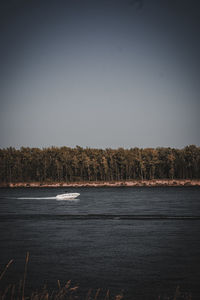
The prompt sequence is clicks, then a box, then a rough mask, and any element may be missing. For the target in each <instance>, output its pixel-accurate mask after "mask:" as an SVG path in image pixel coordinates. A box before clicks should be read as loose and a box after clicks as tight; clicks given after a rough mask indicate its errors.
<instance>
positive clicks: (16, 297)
mask: <svg viewBox="0 0 200 300" xmlns="http://www.w3.org/2000/svg"><path fill="white" fill-rule="evenodd" d="M28 261H29V252H27V254H26V259H25V267H24V275H23V280H20V281H19V283H18V284H9V285H8V286H7V287H6V288H4V289H1V285H0V300H122V299H123V300H125V299H126V296H124V295H123V293H120V294H118V295H111V293H110V290H107V291H106V292H105V291H103V289H100V288H98V289H97V290H92V289H89V291H88V292H87V293H86V296H85V297H83V295H80V294H79V286H78V285H72V282H71V280H68V281H67V282H66V284H65V285H64V286H61V283H60V280H58V281H57V289H55V290H49V289H47V286H46V285H44V287H43V288H42V289H41V290H40V291H39V290H36V291H33V292H31V293H30V294H29V295H28V294H27V293H26V291H25V286H26V278H27V268H28ZM12 263H13V259H12V260H10V261H9V262H8V264H7V265H6V266H5V268H4V270H3V271H2V273H0V284H1V280H2V278H3V277H4V275H5V273H6V272H7V270H8V268H9V266H10V265H11V264H12ZM129 298H130V297H129ZM133 298H134V299H135V297H134V296H133ZM149 298H150V299H151V298H152V297H151V296H150V297H149ZM156 299H157V300H192V297H191V295H189V294H182V293H181V291H180V287H179V286H177V288H176V291H175V293H174V295H173V296H171V297H161V296H158V297H157V298H155V300H156Z"/></svg>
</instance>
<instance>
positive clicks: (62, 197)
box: [56, 193, 80, 200]
mask: <svg viewBox="0 0 200 300" xmlns="http://www.w3.org/2000/svg"><path fill="white" fill-rule="evenodd" d="M79 195H80V194H79V193H66V194H60V195H57V196H56V200H73V199H75V198H77V197H78V196H79Z"/></svg>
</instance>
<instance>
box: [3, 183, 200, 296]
mask: <svg viewBox="0 0 200 300" xmlns="http://www.w3.org/2000/svg"><path fill="white" fill-rule="evenodd" d="M65 191H66V188H16V189H6V188H2V189H0V245H1V246H0V269H1V270H2V269H3V268H4V266H5V265H6V263H7V262H8V261H9V260H10V259H14V262H13V264H12V265H11V266H10V268H9V269H8V270H7V273H6V274H5V276H4V278H3V280H2V283H1V284H2V285H3V286H6V285H7V284H8V283H13V282H18V281H19V279H20V278H22V277H23V272H24V271H23V270H24V263H25V256H26V252H27V251H29V252H30V260H29V264H28V274H27V275H28V278H27V285H26V291H27V292H28V291H29V290H32V289H36V288H41V287H42V286H43V285H44V284H45V283H46V284H47V285H48V287H51V288H54V287H55V286H56V284H57V280H58V279H59V280H60V282H61V284H65V283H66V281H67V280H69V279H71V280H72V282H73V283H74V284H79V285H80V290H81V293H82V294H84V295H85V293H86V291H87V290H88V289H89V288H92V289H96V288H99V287H100V288H102V289H103V291H105V290H106V289H110V291H111V294H113V295H114V294H116V293H119V292H120V291H122V290H123V292H124V295H125V296H126V299H156V298H158V296H159V295H161V296H162V297H165V296H172V295H173V294H174V293H175V290H176V287H177V286H178V285H179V286H180V288H181V290H182V291H183V292H189V293H191V294H192V296H193V298H192V299H199V295H200V286H199V278H200V235H199V231H200V188H199V187H151V188H147V187H139V188H138V187H116V188H111V187H107V188H102V187H100V188H68V189H67V192H78V193H80V196H79V199H77V200H74V201H56V200H55V196H56V195H57V194H62V193H64V192H65ZM102 293H103V292H102Z"/></svg>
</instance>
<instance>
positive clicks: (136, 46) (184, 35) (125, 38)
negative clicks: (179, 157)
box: [0, 0, 200, 148]
mask: <svg viewBox="0 0 200 300" xmlns="http://www.w3.org/2000/svg"><path fill="white" fill-rule="evenodd" d="M0 8H1V14H2V15H1V16H0V17H1V24H0V25H1V30H0V38H1V49H0V66H1V68H0V79H1V80H0V107H1V111H0V147H1V148H4V147H9V146H13V147H17V148H18V147H21V146H29V147H41V148H42V147H47V146H52V145H53V146H64V145H65V146H70V147H74V146H76V145H80V146H83V147H86V146H88V147H95V148H107V147H111V148H118V147H125V148H129V147H136V146H137V147H157V146H169V147H176V148H182V147H184V146H186V145H188V144H196V145H198V146H199V145H200V134H199V128H200V118H199V111H200V102H199V95H200V85H199V79H200V5H199V1H193V0H191V1H185V0H173V1H172V0H165V1H164V0H163V1H161V0H158V1H156V0H153V1H147V0H146V1H145V0H144V1H142V0H141V1H139V0H121V1H118V0H101V1H100V0H99V1H96V0H91V1H84V0H72V1H64V0H63V1H56V0H54V1H51V0H48V1H47V0H44V1H42V0H40V1H39V0H35V1H25V0H5V1H1V4H0Z"/></svg>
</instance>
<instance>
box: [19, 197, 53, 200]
mask: <svg viewBox="0 0 200 300" xmlns="http://www.w3.org/2000/svg"><path fill="white" fill-rule="evenodd" d="M16 199H19V200H32V199H33V200H43V199H47V200H56V197H18V198H16Z"/></svg>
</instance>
